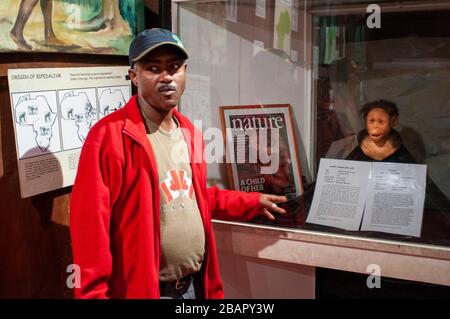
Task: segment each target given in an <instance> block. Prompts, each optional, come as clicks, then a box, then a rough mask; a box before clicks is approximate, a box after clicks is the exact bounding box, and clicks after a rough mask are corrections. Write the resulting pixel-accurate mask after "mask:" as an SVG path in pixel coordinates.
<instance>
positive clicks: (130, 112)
mask: <svg viewBox="0 0 450 319" xmlns="http://www.w3.org/2000/svg"><path fill="white" fill-rule="evenodd" d="M124 112H125V125H124V131H126V132H127V133H128V134H130V135H131V136H132V137H134V138H135V139H136V140H137V141H138V142H140V143H141V144H142V145H145V144H146V142H148V138H147V131H146V129H145V123H144V118H143V117H142V114H141V111H140V109H139V105H138V102H137V96H136V95H134V96H132V97H131V99H130V101H129V102H128V103H127V104H126V105H125V107H124ZM173 116H175V118H176V119H177V120H178V123H180V127H182V128H185V129H187V130H188V131H189V133H190V134H191V136H193V131H194V128H193V126H192V124H191V123H190V122H189V120H187V119H186V118H185V117H184V116H182V115H181V113H180V112H178V111H177V110H176V109H175V110H174V112H173ZM185 138H186V135H185ZM187 141H190V139H188V140H187Z"/></svg>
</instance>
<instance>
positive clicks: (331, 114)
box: [172, 0, 450, 285]
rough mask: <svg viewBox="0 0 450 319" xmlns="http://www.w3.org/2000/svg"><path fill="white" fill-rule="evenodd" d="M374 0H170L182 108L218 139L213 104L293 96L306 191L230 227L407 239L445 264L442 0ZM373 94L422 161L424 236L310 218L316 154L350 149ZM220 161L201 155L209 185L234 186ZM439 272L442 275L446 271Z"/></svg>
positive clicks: (449, 59) (448, 232)
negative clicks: (180, 46)
mask: <svg viewBox="0 0 450 319" xmlns="http://www.w3.org/2000/svg"><path fill="white" fill-rule="evenodd" d="M372 2H373V1H365V0H336V1H330V0H323V1H322V0H314V1H310V0H304V1H303V0H302V1H299V0H266V1H233V0H228V1H173V7H172V9H173V12H172V17H173V21H172V23H173V26H174V30H175V31H176V32H178V33H179V34H180V36H181V38H182V39H183V41H184V43H185V45H186V47H187V50H188V51H189V52H190V59H189V61H188V78H187V87H186V93H185V96H184V97H183V99H182V102H181V106H180V108H181V111H182V112H183V113H184V114H186V115H187V116H188V117H189V118H191V119H192V120H193V121H195V120H197V123H196V124H197V126H201V128H202V129H203V132H204V133H205V143H206V144H207V145H208V143H209V142H211V141H214V140H215V139H217V138H220V137H218V136H215V135H214V134H211V132H208V129H210V128H220V116H219V109H220V107H221V106H239V105H265V104H289V105H290V106H291V107H292V110H293V112H292V117H293V123H294V129H295V131H296V136H297V140H296V143H297V144H296V146H297V148H298V153H299V158H300V167H301V169H300V171H301V173H302V175H303V176H302V181H303V193H302V194H301V195H300V196H298V197H296V198H295V199H292V200H290V201H289V202H288V203H286V204H283V207H284V208H286V210H287V211H288V213H287V214H286V215H278V216H277V218H276V221H275V222H272V221H268V220H266V219H262V218H257V219H255V220H253V221H251V222H249V223H241V224H236V227H237V228H234V229H239V230H240V231H243V232H247V233H248V232H249V231H248V230H247V229H246V228H245V227H251V228H252V229H256V228H260V229H263V230H264V231H265V232H269V233H270V232H273V231H274V230H277V231H278V232H277V234H278V236H281V237H283V236H284V237H283V238H287V237H289V236H293V237H295V238H300V237H301V238H303V239H298V240H306V241H310V240H312V239H311V238H314V241H316V240H318V242H320V243H326V244H330V243H331V242H332V243H333V245H337V246H346V247H354V248H358V249H375V250H376V249H381V250H382V251H385V252H386V251H389V252H390V253H399V252H401V250H402V249H407V250H408V249H415V253H414V254H416V255H417V256H421V255H423V254H425V255H427V256H428V257H430V258H437V259H439V260H440V261H444V264H442V267H443V268H442V271H443V273H445V271H447V273H448V270H449V269H450V268H449V267H450V266H449V261H450V249H449V247H450V201H449V198H450V90H449V89H448V88H449V85H450V25H449V24H448V23H447V21H448V20H449V18H450V3H449V2H448V1H431V0H430V1H397V0H396V1H377V5H372V4H371V3H372ZM381 99H383V100H388V101H392V102H394V103H395V104H396V105H397V106H398V110H399V117H398V125H397V126H396V131H397V132H398V133H399V137H400V138H401V141H402V145H404V147H405V148H406V149H407V150H408V152H409V153H410V154H411V156H412V157H413V159H414V162H415V163H418V164H424V165H426V167H427V183H426V188H427V191H426V197H425V204H424V208H423V220H422V229H421V235H420V237H413V236H404V235H394V234H389V233H384V232H376V231H348V230H343V229H339V228H335V227H329V226H321V225H317V224H311V223H308V222H307V221H306V219H307V216H308V213H309V209H310V207H311V202H312V199H313V195H314V190H315V182H316V177H317V171H318V168H319V162H320V159H321V158H333V159H346V158H347V156H348V155H349V153H350V152H351V151H352V150H353V149H354V148H355V147H356V146H357V145H358V144H359V143H361V139H358V134H359V133H360V132H361V131H362V130H363V129H364V128H365V122H364V118H362V117H361V116H360V114H359V113H360V110H361V107H362V106H363V105H364V104H366V103H368V102H371V101H376V100H381ZM216 132H217V131H216ZM206 156H208V154H206ZM225 164H226V163H224V162H221V161H220V160H216V161H210V162H209V164H208V165H209V175H208V178H209V179H208V180H209V183H210V184H219V185H222V186H224V187H227V188H230V187H231V185H229V184H228V182H227V181H228V176H227V170H226V167H225V166H226V165H225ZM217 223H218V224H219V226H216V228H219V229H220V230H227V231H228V230H230V229H232V228H230V227H231V226H229V225H227V224H224V223H223V222H220V221H218V222H217ZM254 231H255V230H254ZM250 232H251V231H250ZM256 232H257V233H258V234H259V235H261V234H262V233H261V232H260V230H256ZM287 234H288V235H287ZM259 235H258V236H259ZM272 235H273V233H272ZM321 236H322V237H321ZM330 236H332V237H330ZM333 236H334V237H333ZM258 238H259V237H258ZM318 238H319V239H318ZM320 238H321V239H320ZM330 238H333V239H330ZM380 243H382V244H381V245H384V246H383V248H379V247H380ZM399 245H406V246H404V247H408V248H404V247H403V246H402V247H403V248H401V247H400V246H399ZM399 247H400V248H399ZM411 247H414V248H411ZM397 248H398V249H397ZM427 249H430V250H429V251H428V253H424V251H426V250H427ZM436 250H437V251H438V252H437V253H436ZM408 251H409V253H410V252H411V251H410V250H408ZM404 252H405V251H404V250H403V252H402V253H404ZM250 254H251V253H250ZM304 262H305V263H310V264H311V265H313V264H314V263H313V262H312V261H311V262H306V261H304ZM322 265H324V264H322ZM331 268H333V267H331ZM336 268H339V267H336ZM341 269H348V268H345V267H341ZM355 271H360V272H362V271H361V268H360V269H357V270H355ZM400 277H401V276H400ZM403 278H408V276H403ZM415 278H416V277H415ZM420 280H425V279H420ZM443 280H444V283H445V284H448V285H450V278H448V276H446V278H445V279H443ZM441 283H442V281H441Z"/></svg>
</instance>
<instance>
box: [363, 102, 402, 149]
mask: <svg viewBox="0 0 450 319" xmlns="http://www.w3.org/2000/svg"><path fill="white" fill-rule="evenodd" d="M395 124H396V117H392V118H390V116H389V114H388V113H387V112H386V111H385V110H383V109H381V108H374V109H372V110H370V111H369V113H367V117H366V128H367V132H368V134H369V138H370V139H371V140H372V141H374V142H382V141H384V140H386V138H387V137H388V135H389V133H390V132H391V130H392V128H393V127H394V126H395Z"/></svg>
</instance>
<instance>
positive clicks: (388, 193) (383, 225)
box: [361, 163, 427, 237]
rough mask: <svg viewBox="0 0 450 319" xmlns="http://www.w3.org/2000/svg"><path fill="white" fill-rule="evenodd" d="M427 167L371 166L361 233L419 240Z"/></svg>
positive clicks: (391, 164) (383, 164)
mask: <svg viewBox="0 0 450 319" xmlns="http://www.w3.org/2000/svg"><path fill="white" fill-rule="evenodd" d="M426 176H427V167H426V165H417V164H399V163H372V176H371V178H370V183H369V193H368V197H367V203H366V209H365V212H364V218H363V221H362V226H361V230H374V231H381V232H386V233H394V234H400V235H409V236H416V237H420V231H421V226H422V217H423V207H424V202H425V185H426Z"/></svg>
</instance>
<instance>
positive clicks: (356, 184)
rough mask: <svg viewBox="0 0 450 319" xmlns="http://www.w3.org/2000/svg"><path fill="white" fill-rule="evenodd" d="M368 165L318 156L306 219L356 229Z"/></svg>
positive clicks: (365, 186)
mask: <svg viewBox="0 0 450 319" xmlns="http://www.w3.org/2000/svg"><path fill="white" fill-rule="evenodd" d="M369 174H370V165H367V163H366V162H358V161H340V160H333V159H327V158H322V159H321V160H320V166H319V173H318V175H317V182H316V189H315V191H314V198H313V202H312V205H311V210H310V212H309V215H308V218H307V219H306V221H307V222H308V223H313V224H320V225H326V226H331V227H338V228H343V229H346V230H358V229H359V225H360V224H361V218H362V214H363V211H364V204H365V202H366V197H367V190H368V185H367V184H368V183H367V181H368V179H369Z"/></svg>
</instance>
